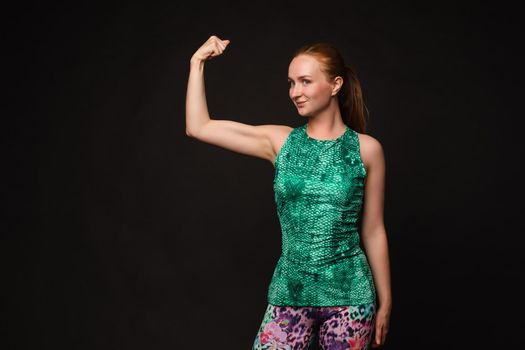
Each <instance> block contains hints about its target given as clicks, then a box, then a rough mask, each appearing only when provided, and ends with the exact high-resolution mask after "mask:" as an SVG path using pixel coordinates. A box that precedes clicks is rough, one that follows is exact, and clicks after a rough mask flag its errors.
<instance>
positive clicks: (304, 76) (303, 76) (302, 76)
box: [288, 74, 312, 80]
mask: <svg viewBox="0 0 525 350" xmlns="http://www.w3.org/2000/svg"><path fill="white" fill-rule="evenodd" d="M306 77H310V78H311V77H312V76H311V75H308V74H307V75H301V76H300V77H299V78H297V79H302V78H306ZM288 80H293V79H292V78H290V77H288Z"/></svg>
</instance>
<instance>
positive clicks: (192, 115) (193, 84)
mask: <svg viewBox="0 0 525 350" xmlns="http://www.w3.org/2000/svg"><path fill="white" fill-rule="evenodd" d="M208 121H210V115H209V112H208V106H207V103H206V92H205V87H204V61H202V60H198V59H193V58H192V60H191V61H190V74H189V77H188V88H187V91H186V134H187V135H188V136H193V135H195V134H196V133H197V131H198V130H199V128H200V127H201V126H202V125H204V124H206V123H207V122H208Z"/></svg>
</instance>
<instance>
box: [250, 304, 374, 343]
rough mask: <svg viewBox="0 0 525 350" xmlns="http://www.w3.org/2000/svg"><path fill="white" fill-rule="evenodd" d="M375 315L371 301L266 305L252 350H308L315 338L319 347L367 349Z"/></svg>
mask: <svg viewBox="0 0 525 350" xmlns="http://www.w3.org/2000/svg"><path fill="white" fill-rule="evenodd" d="M375 314H376V305H375V303H371V304H363V305H355V306H330V307H312V306H307V307H298V306H275V305H271V304H268V307H267V308H266V312H265V313H264V318H263V321H262V324H261V327H260V328H259V331H258V332H257V336H256V337H255V341H254V343H253V348H252V350H259V349H268V350H269V349H271V350H299V349H308V347H309V345H310V344H311V343H312V342H313V339H315V337H318V338H319V346H320V348H321V349H323V350H343V349H351V350H354V349H359V350H363V349H364V350H367V349H368V347H369V345H370V341H371V339H372V333H373V329H374V319H375Z"/></svg>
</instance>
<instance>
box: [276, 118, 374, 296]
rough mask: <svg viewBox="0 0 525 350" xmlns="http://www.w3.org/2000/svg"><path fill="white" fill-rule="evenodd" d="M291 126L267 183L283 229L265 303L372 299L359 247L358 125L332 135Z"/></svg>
mask: <svg viewBox="0 0 525 350" xmlns="http://www.w3.org/2000/svg"><path fill="white" fill-rule="evenodd" d="M306 127H307V124H304V125H302V126H299V127H296V128H294V129H293V130H292V131H291V132H290V134H289V135H288V137H287V138H286V141H285V142H284V144H283V146H282V147H281V149H280V150H279V152H278V154H277V157H276V159H275V176H274V181H273V188H274V192H275V203H276V207H277V214H278V217H279V222H280V225H281V232H282V250H281V256H280V258H279V260H278V262H277V265H276V267H275V270H274V273H273V276H272V280H271V283H270V286H269V289H268V302H269V303H270V304H273V305H283V306H342V305H359V304H365V303H371V302H375V298H376V290H375V285H374V281H373V277H372V273H371V270H370V266H369V263H368V260H367V258H366V255H365V254H364V252H363V250H362V249H361V247H360V236H359V224H360V222H361V218H360V214H361V209H362V205H363V195H364V179H365V176H366V170H365V167H364V164H363V162H362V159H361V154H360V146H359V139H358V136H357V132H356V131H354V130H353V129H351V128H349V127H348V126H347V127H346V131H345V132H344V134H343V135H341V136H340V137H338V138H337V139H330V140H320V139H314V138H311V137H310V136H308V134H307V133H306Z"/></svg>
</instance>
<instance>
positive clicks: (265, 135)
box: [186, 36, 292, 164]
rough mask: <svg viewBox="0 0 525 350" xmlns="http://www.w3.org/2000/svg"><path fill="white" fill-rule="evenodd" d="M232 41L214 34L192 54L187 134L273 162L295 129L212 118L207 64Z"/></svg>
mask: <svg viewBox="0 0 525 350" xmlns="http://www.w3.org/2000/svg"><path fill="white" fill-rule="evenodd" d="M229 43H230V42H229V40H221V39H219V38H218V37H216V36H211V37H210V38H209V39H208V40H207V41H206V42H205V43H204V44H203V45H202V46H201V47H200V48H199V49H198V50H197V51H196V52H195V54H194V55H193V56H192V58H191V60H190V74H189V78H188V88H187V93H186V135H188V136H190V137H194V138H196V139H198V140H200V141H203V142H206V143H210V144H213V145H216V146H219V147H223V148H226V149H229V150H231V151H234V152H238V153H243V154H247V155H251V156H255V157H258V158H263V159H267V160H269V161H271V162H272V164H273V163H274V160H275V156H276V154H277V152H278V149H279V148H280V147H281V146H282V144H283V143H284V140H285V139H286V137H287V135H288V134H289V133H290V131H291V130H292V128H291V127H289V126H286V125H249V124H244V123H239V122H236V121H232V120H218V119H211V118H210V115H209V112H208V106H207V103H206V93H205V88H204V64H205V62H206V61H207V60H209V59H211V58H213V57H216V56H219V55H221V54H222V53H223V51H224V50H225V49H226V46H227V45H228V44H229Z"/></svg>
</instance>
